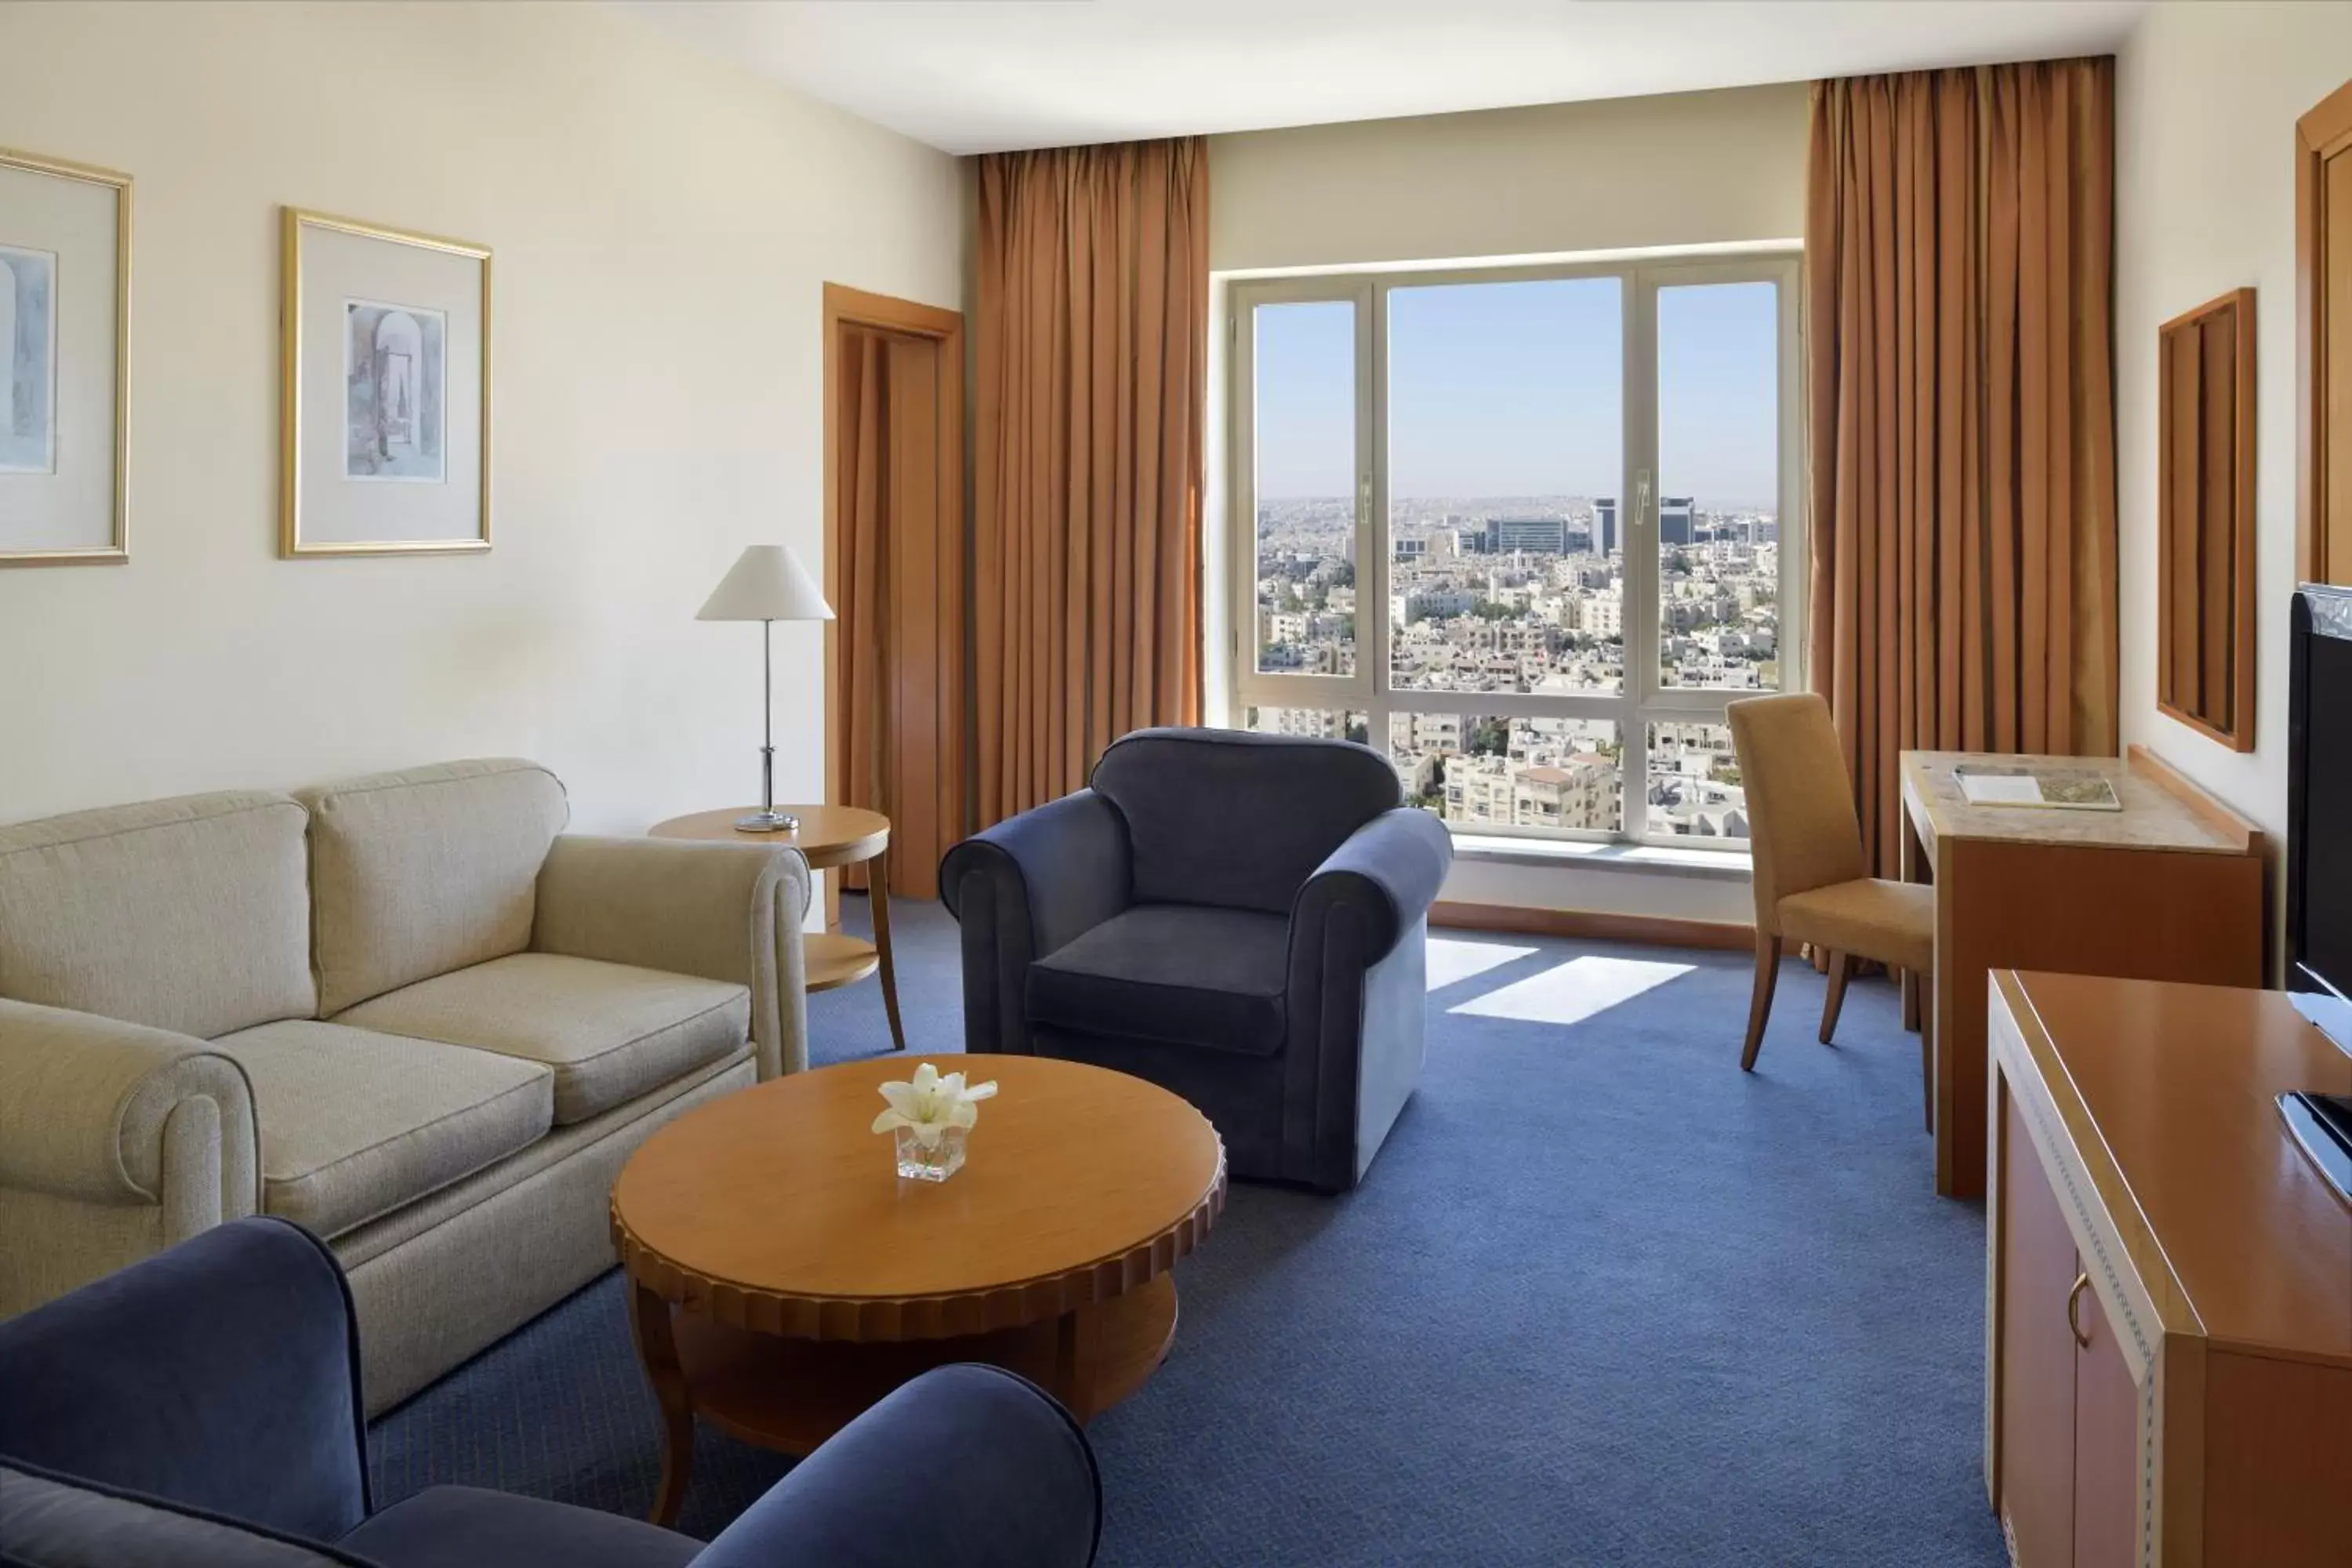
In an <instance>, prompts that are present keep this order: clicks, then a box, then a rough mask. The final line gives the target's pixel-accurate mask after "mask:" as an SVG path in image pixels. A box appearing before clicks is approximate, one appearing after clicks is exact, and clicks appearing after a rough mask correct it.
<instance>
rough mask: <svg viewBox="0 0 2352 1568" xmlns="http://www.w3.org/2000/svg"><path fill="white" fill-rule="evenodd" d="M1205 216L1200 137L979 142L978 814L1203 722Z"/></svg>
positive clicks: (1041, 794)
mask: <svg viewBox="0 0 2352 1568" xmlns="http://www.w3.org/2000/svg"><path fill="white" fill-rule="evenodd" d="M1208 216H1209V214H1208V158H1207V153H1206V150H1205V148H1204V147H1203V145H1202V143H1201V142H1199V141H1198V140H1197V139H1194V140H1188V141H1178V142H1127V143H1121V144H1119V145H1117V146H1108V147H1070V148H1056V149H1052V150H1048V151H1044V152H1034V153H999V154H992V155H991V156H988V157H984V158H982V160H981V161H980V216H979V250H980V267H979V274H980V300H979V315H978V324H977V331H976V333H975V338H976V344H977V354H978V383H979V384H978V405H977V409H976V415H975V417H976V424H977V427H978V438H979V453H978V459H979V460H978V465H977V469H976V473H975V490H976V493H975V496H974V507H973V519H972V521H973V550H974V555H975V571H974V574H973V592H974V605H973V609H974V617H973V631H974V656H975V657H974V659H973V672H974V681H975V689H974V693H973V695H974V703H975V708H976V715H975V717H976V729H977V732H978V741H979V756H978V770H979V778H978V781H977V782H978V801H979V808H980V818H981V823H982V826H986V825H988V824H990V823H994V822H998V821H1002V820H1003V818H1005V817H1007V816H1013V814H1015V813H1017V812H1020V811H1024V810H1026V809H1028V808H1029V807H1031V806H1033V805H1041V804H1043V803H1045V801H1048V800H1052V799H1054V798H1055V797H1056V796H1059V795H1066V794H1068V793H1069V792H1070V791H1071V790H1074V789H1076V788H1078V787H1079V786H1080V785H1082V784H1084V783H1085V782H1086V776H1087V771H1088V769H1089V768H1090V767H1091V766H1092V764H1093V763H1094V760H1095V758H1096V757H1097V756H1098V755H1100V754H1101V752H1102V750H1103V748H1104V747H1105V746H1107V745H1108V744H1109V743H1110V742H1112V741H1114V740H1117V739H1118V737H1119V736H1120V735H1122V734H1124V733H1126V732H1127V731H1129V730H1133V729H1138V728H1140V727H1143V726H1145V725H1150V724H1189V723H1197V722H1198V721H1199V719H1200V711H1201V584H1200V565H1201V505H1202V408H1203V405H1204V402H1205V399H1206V395H1207V382H1206V367H1205V364H1204V363H1203V362H1204V357H1205V354H1206V353H1207V347H1208V274H1209V265H1208V259H1209V257H1208Z"/></svg>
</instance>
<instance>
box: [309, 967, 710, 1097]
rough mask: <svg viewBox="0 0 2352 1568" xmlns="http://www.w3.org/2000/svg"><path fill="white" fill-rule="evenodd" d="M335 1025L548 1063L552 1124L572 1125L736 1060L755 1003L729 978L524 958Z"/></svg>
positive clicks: (414, 989) (443, 979) (395, 995)
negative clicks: (700, 1070)
mask: <svg viewBox="0 0 2352 1568" xmlns="http://www.w3.org/2000/svg"><path fill="white" fill-rule="evenodd" d="M335 1021H336V1022H337V1023H339V1024H349V1025H351V1026H353V1027H355V1028H362V1029H373V1030H376V1031H377V1032H379V1033H382V1034H387V1035H407V1036H412V1037H415V1038H418V1039H425V1040H446V1041H448V1042H449V1043H450V1044H452V1045H459V1046H471V1047H475V1048H476V1049H478V1050H485V1051H496V1052H498V1053H499V1054H500V1055H502V1056H509V1057H518V1058H521V1059H522V1060H524V1061H531V1062H541V1063H544V1064H545V1065H546V1066H547V1067H549V1068H551V1069H553V1071H554V1074H555V1124H556V1125H557V1126H559V1127H568V1126H570V1125H571V1124H572V1123H573V1122H575V1121H586V1120H587V1119H588V1118H589V1117H591V1116H595V1115H597V1114H599V1113H601V1112H603V1111H606V1110H612V1109H613V1108H614V1106H617V1105H624V1104H626V1103H627V1102H628V1101H630V1100H635V1099H636V1098H637V1097H638V1096H639V1095H641V1094H644V1093H646V1092H647V1091H648V1090H651V1089H658V1088H660V1087H661V1086H662V1085H663V1084H666V1083H668V1082H670V1081H671V1080H672V1079H677V1078H680V1077H683V1076H684V1075H686V1074H688V1073H690V1072H692V1071H694V1070H695V1069H696V1068H702V1067H708V1066H709V1065H710V1064H711V1063H713V1062H717V1061H721V1060H724V1059H725V1058H729V1057H731V1056H733V1055H735V1054H736V1053H737V1052H739V1051H740V1050H741V1049H742V1048H743V1043H744V1042H745V1041H746V1040H747V1039H749V1038H750V1037H751V992H749V991H748V990H746V989H745V988H744V987H742V986H740V985H737V984H732V983H730V982H728V981H723V980H699V979H697V978H695V977H694V976H692V975H689V974H667V973H663V972H661V971H660V970H656V969H637V968H634V967H632V966H631V965H629V964H625V963H600V962H598V961H597V960H595V959H593V958H565V957H562V956H560V955H558V954H556V953H552V952H519V953H516V954H515V955H514V956H513V957H511V958H496V959H492V960H491V961H490V962H489V963H477V964H475V965H474V966H473V967H471V968H469V969H460V970H458V971H457V973H454V974H443V975H438V976H436V978H434V979H431V980H420V981H418V982H417V983H416V984H414V985H404V986H402V987H401V988H400V989H399V990H397V991H394V992H392V993H390V994H386V995H383V996H378V997H376V998H374V999H373V1001H368V1002H362V1003H361V1004H360V1005H358V1006H356V1007H354V1008H352V1010H351V1011H350V1012H348V1013H344V1014H341V1015H340V1016H338V1017H337V1018H336V1020H335Z"/></svg>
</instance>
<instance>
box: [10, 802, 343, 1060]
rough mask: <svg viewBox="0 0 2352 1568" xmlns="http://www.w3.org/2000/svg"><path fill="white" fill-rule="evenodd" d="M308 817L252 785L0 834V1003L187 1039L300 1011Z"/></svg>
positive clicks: (310, 993)
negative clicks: (94, 1017)
mask: <svg viewBox="0 0 2352 1568" xmlns="http://www.w3.org/2000/svg"><path fill="white" fill-rule="evenodd" d="M305 820H306V819H305V817H304V816H303V812H302V808H301V806H299V805H297V804H295V802H293V801H292V800H290V799H289V798H288V797H286V796H285V795H269V794H265V793H261V792H250V791H249V792H240V793H234V794H227V795H187V796H184V797H182V798H180V799H177V800H156V801H149V802H146V803H145V804H143V805H123V806H114V807H110V808H109V809H107V810H104V811H82V812H76V813H74V814H73V815H72V816H53V817H50V818H48V819H47V820H46V821H41V822H25V823H18V824H16V826H9V827H0V996H8V997H13V998H14V999H16V1001H19V1002H33V1003H38V1004H40V1005H44V1006H49V1007H70V1008H73V1009H75V1010H77V1011H79V1012H84V1013H98V1014H101V1015H103V1016H107V1017H110V1018H120V1019H121V1020H123V1021H124V1022H126V1023H131V1024H144V1025H147V1026H149V1027H151V1028H157V1029H172V1030H175V1031H177V1032H178V1033H180V1034H184V1035H195V1036H198V1037H208V1036H212V1035H220V1034H226V1033H227V1032H228V1031H230V1030H232V1029H244V1028H250V1027H251V1026H254V1025H256V1024H267V1023H269V1022H271V1021H272V1020H274V1019H278V1018H303V1017H308V1016H310V1014H311V1013H312V1012H313V1011H314V1010H315V1006H316V1003H317V993H316V991H315V990H314V989H313V987H312V985H311V981H310V889H309V886H308V881H307V876H306V872H305V868H304V863H303V848H302V835H303V827H304V824H305Z"/></svg>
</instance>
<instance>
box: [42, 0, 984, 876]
mask: <svg viewBox="0 0 2352 1568" xmlns="http://www.w3.org/2000/svg"><path fill="white" fill-rule="evenodd" d="M0 145H5V146H11V147H17V148H23V149H26V150H30V151H33V152H37V153H48V154H52V155H55V156H58V157H63V158H69V159H75V160H79V161H81V162H85V163H99V164H103V165H106V166H109V167H112V168H117V169H121V170H126V171H128V172H130V173H131V174H132V175H134V176H135V177H136V179H137V181H138V205H137V226H136V233H137V254H136V258H135V263H134V280H135V287H136V300H135V306H134V323H133V340H132V356H131V399H132V416H131V417H132V424H131V504H132V514H131V564H130V565H129V566H127V567H109V568H99V567H87V568H70V569H68V568H59V569H53V570H52V569H44V570H39V571H0V820H8V819H13V818H19V817H26V816H37V815H43V814H47V813H49V812H55V811H62V810H67V809H71V808H75V807H79V806H85V805H100V804H103V803H109V802H115V801H123V800H131V799H138V798H142V797H146V796H152V795H165V794H173V793H178V792H182V791H193V790H205V789H215V788H220V787H225V786H230V785H245V784H295V783H299V782H303V781H308V780H317V779H321V778H327V777H332V776H335V775H339V774H343V773H352V772H357V771H361V770H366V769H373V768H379V767H390V766H394V765H398V764H402V763H419V762H426V761H432V760H436V759H441V758H448V757H457V756H467V755H479V754H484V753H517V754H521V755H525V756H531V757H536V758H538V759H540V760H541V761H543V762H545V763H548V764H549V765H551V767H553V768H554V769H555V771H556V772H557V773H559V774H561V775H562V778H563V779H564V781H565V782H566V784H568V785H569V786H570V788H571V791H572V815H573V821H574V824H575V826H579V827H581V828H583V829H588V830H599V831H634V830H636V829H640V828H642V827H643V826H645V825H646V824H647V823H648V822H650V821H652V820H654V819H656V818H657V817H661V816H668V815H671V814H674V813H677V812H683V811H686V810H688V809H694V808H701V807H708V806H713V805H728V804H730V803H734V802H738V801H740V800H743V799H746V798H748V797H750V796H751V795H754V794H755V793H756V791H757V780H758V773H757V756H756V753H755V750H754V748H755V747H756V746H757V744H758V730H757V726H758V703H759V697H760V679H759V668H758V652H759V630H758V628H757V627H756V626H707V625H699V624H698V623H696V622H695V620H694V619H693V616H694V611H695V609H696V607H697V606H698V605H699V604H700V603H701V600H702V598H703V596H704V595H706V594H707V593H708V592H709V589H710V587H711V586H712V584H715V583H717V581H718V580H719V575H720V574H722V573H723V572H724V571H725V570H726V568H727V566H728V565H729V563H731V562H732V561H733V559H734V557H735V555H736V553H737V552H739V551H740V549H741V548H742V547H743V546H744V545H745V544H748V543H752V542H786V543H790V544H792V545H793V546H794V547H795V548H797V549H798V550H799V551H800V552H802V554H803V558H804V559H806V560H807V561H808V562H809V563H811V565H812V566H813V567H814V566H815V565H816V564H817V563H818V558H819V554H820V549H819V545H820V535H821V521H820V519H821V507H822V481H821V470H820V468H819V457H820V447H821V439H820V437H821V432H820V423H821V416H822V404H821V401H820V396H821V373H820V356H821V342H820V333H819V322H818V313H819V308H820V300H821V292H822V286H823V284H824V282H825V281H826V280H828V279H830V280H834V281H837V282H842V283H847V284H852V285H855V286H856V287H858V288H862V289H874V290H877V291H878V292H882V293H887V294H896V295H901V296H905V297H909V298H913V299H916V300H923V301H925V302H928V303H931V304H937V305H944V306H948V307H950V308H954V307H956V306H958V305H959V304H960V303H961V289H962V274H963V256H964V238H963V234H962V229H961V216H960V209H959V196H958V184H957V172H956V168H955V164H954V161H953V160H951V159H950V158H949V157H948V156H946V155H945V154H943V153H937V152H934V151H932V150H930V149H929V148H926V147H923V146H920V145H919V144H917V143H915V142H910V141H908V140H906V139H904V138H901V137H899V136H897V135H894V134H892V133H890V132H885V131H882V130H880V129H878V128H877V127H875V126H872V125H869V124H867V123H866V122H864V121H858V120H856V119H853V118H851V117H849V116H847V115H845V114H843V113H840V112H839V111H837V110H832V109H829V108H825V107H822V106H820V105H817V104H815V103H814V102H810V101H806V100H800V99H797V98H795V97H793V96H792V95H790V94H788V93H787V92H785V91H784V90H783V89H779V88H776V87H774V86H772V85H769V84H766V83H764V82H761V81H760V80H757V79H754V78H752V77H751V76H750V75H749V74H747V73H745V72H743V71H741V70H740V69H739V68H736V67H734V66H732V65H731V64H729V63H725V62H721V61H717V60H712V59H707V58H703V57H701V56H699V55H696V54H693V53H690V52H688V50H687V49H686V48H685V47H683V46H680V45H678V44H676V43H673V42H671V41H670V40H669V39H667V37H663V36H662V35H660V34H659V33H657V32H656V31H654V30H652V29H650V28H648V27H647V26H645V25H644V24H643V23H641V22H639V21H637V20H635V19H634V18H632V17H629V16H625V15H624V14H622V13H621V12H619V11H618V10H616V9H614V8H611V7H607V6H604V5H586V4H538V3H533V0H501V3H499V4H478V5H416V4H384V5H379V4H363V3H352V4H339V3H328V4H318V3H299V0H288V3H279V4H265V5H198V4H170V5H138V6H134V5H93V4H61V5H0ZM280 203H290V204H294V205H302V206H310V207H317V208H322V209H324V210H326V211H329V212H335V213H342V214H348V215H351V216H358V217H362V218H366V219H370V220H373V221H376V222H380V223H384V224H388V225H393V226H402V227H408V228H416V229H423V230H426V231H429V232H436V233H442V234H450V235H456V236H459V237H465V238H467V239H472V240H477V241H480V242H483V243H486V244H488V245H489V246H491V247H493V248H494V249H495V251H496V253H497V257H496V264H495V265H496V289H497V292H496V299H495V301H494V307H493V309H494V316H493V349H494V358H495V373H494V374H495V386H494V394H493V395H494V416H495V423H494V443H495V445H494V458H495V461H494V468H493V471H494V476H495V490H494V496H493V501H492V509H493V522H492V534H493V542H494V545H495V548H494V549H493V550H492V551H491V552H490V553H489V554H488V555H487V556H483V557H476V558H445V559H438V560H432V559H425V560H400V559H393V558H383V559H362V560H346V561H299V562H282V561H279V560H278V559H277V555H276V547H277V521H276V519H277V479H276V471H277V470H276V464H277V462H278V429H277V419H278V369H277V363H278V361H277V354H278V347H277V344H278V339H277V324H278V260H277V252H276V244H277V236H278V228H277V222H278V204H280ZM777 634H778V636H777V643H778V649H779V653H778V690H777V700H776V723H777V737H778V752H779V755H778V773H779V778H778V789H779V793H780V794H782V795H787V796H798V797H802V798H806V797H809V796H811V795H814V794H815V793H816V792H817V791H818V790H819V788H820V787H821V782H822V779H823V777H824V773H823V769H822V766H821V755H820V751H819V747H820V744H821V742H820V735H821V729H820V718H821V712H820V704H821V693H820V691H819V684H820V682H819V674H818V672H819V653H818V650H819V647H820V644H819V641H818V635H819V634H818V633H817V631H816V629H815V628H814V627H813V626H779V627H778V628H777Z"/></svg>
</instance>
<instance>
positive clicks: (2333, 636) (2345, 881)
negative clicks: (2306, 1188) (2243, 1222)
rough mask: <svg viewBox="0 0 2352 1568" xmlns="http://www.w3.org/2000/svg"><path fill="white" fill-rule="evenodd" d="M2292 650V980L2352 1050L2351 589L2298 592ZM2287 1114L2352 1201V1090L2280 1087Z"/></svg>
mask: <svg viewBox="0 0 2352 1568" xmlns="http://www.w3.org/2000/svg"><path fill="white" fill-rule="evenodd" d="M2290 624H2291V625H2292V626H2293V628H2294V630H2293V633H2292V636H2291V637H2290V640H2289V646H2288V651H2287V715H2286V754H2287V773H2286V984H2287V989H2288V991H2290V992H2291V993H2294V998H2295V1005H2296V1007H2297V1008H2299V1009H2300V1010H2301V1011H2302V1013H2303V1016H2305V1017H2306V1018H2309V1019H2310V1020H2311V1021H2312V1022H2313V1023H2315V1024H2316V1025H2318V1026H2319V1027H2320V1029H2321V1030H2322V1031H2324V1032H2325V1033H2326V1035H2327V1037H2328V1038H2330V1039H2332V1040H2334V1041H2335V1042H2336V1045H2337V1046H2338V1047H2341V1048H2342V1049H2343V1050H2344V1051H2345V1052H2346V1053H2347V1055H2352V589H2344V588H2321V587H2314V586H2310V585H2306V586H2305V587H2303V588H2301V589H2299V590H2298V591H2297V592H2296V594H2295V595H2294V609H2293V611H2292V612H2291V614H2290ZM2278 1107H2279V1114H2280V1115H2281V1116H2282V1117H2284V1119H2285V1121H2286V1125H2287V1131H2289V1132H2291V1133H2293V1134H2294V1140H2295V1142H2298V1143H2300V1144H2302V1145H2303V1152H2305V1154H2307V1155H2309V1156H2310V1157H2311V1162H2312V1163H2313V1164H2314V1165H2315V1166H2316V1167H2317V1168H2318V1170H2319V1172H2320V1173H2321V1174H2322V1175H2324V1176H2325V1177H2326V1179H2327V1181H2328V1182H2329V1184H2331V1185H2333V1186H2334V1187H2335V1189H2336V1194H2337V1195H2339V1196H2340V1197H2342V1198H2343V1199H2344V1201H2345V1202H2346V1203H2347V1204H2352V1095H2341V1094H2326V1093H2321V1092H2318V1091H2316V1090H2314V1091H2310V1092H2299V1093H2291V1094H2282V1095H2280V1096H2279V1097H2278Z"/></svg>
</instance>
